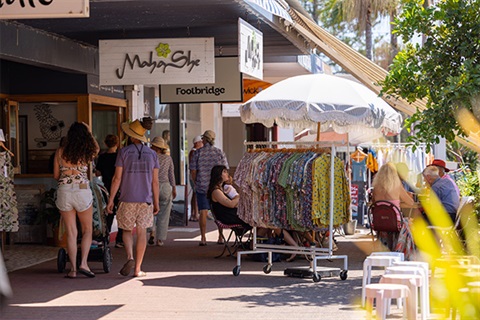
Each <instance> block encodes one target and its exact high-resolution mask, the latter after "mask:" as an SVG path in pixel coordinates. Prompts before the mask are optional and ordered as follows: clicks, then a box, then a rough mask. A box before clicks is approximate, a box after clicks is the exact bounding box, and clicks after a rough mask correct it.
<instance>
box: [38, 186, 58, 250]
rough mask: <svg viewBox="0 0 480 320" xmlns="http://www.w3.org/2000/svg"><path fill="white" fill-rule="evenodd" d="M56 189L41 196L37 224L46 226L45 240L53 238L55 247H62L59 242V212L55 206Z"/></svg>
mask: <svg viewBox="0 0 480 320" xmlns="http://www.w3.org/2000/svg"><path fill="white" fill-rule="evenodd" d="M56 191H57V190H56V189H55V188H51V189H50V190H48V191H45V192H44V193H43V194H42V198H41V200H40V211H39V213H38V216H37V223H39V224H41V223H44V224H46V225H47V238H53V244H54V245H55V246H62V245H61V242H60V240H59V235H58V233H59V226H60V210H58V208H57V206H56V205H55V198H56Z"/></svg>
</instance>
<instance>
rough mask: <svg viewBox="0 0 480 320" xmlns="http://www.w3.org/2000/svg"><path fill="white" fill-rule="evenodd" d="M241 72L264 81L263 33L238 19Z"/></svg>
mask: <svg viewBox="0 0 480 320" xmlns="http://www.w3.org/2000/svg"><path fill="white" fill-rule="evenodd" d="M238 50H239V52H238V56H239V68H240V72H242V73H244V74H247V75H249V76H252V77H254V78H257V79H260V80H263V33H262V32H260V31H258V30H257V29H255V28H254V27H252V26H251V25H250V24H248V23H247V22H245V21H244V20H242V19H240V18H239V19H238Z"/></svg>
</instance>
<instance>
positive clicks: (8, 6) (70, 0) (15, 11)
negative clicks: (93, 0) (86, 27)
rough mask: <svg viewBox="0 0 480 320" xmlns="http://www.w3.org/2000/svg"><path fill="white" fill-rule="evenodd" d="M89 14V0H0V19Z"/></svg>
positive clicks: (72, 16) (77, 16)
mask: <svg viewBox="0 0 480 320" xmlns="http://www.w3.org/2000/svg"><path fill="white" fill-rule="evenodd" d="M89 16H90V7H89V0H0V20H1V19H45V18H88V17H89Z"/></svg>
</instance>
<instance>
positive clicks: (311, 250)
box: [233, 141, 348, 282]
mask: <svg viewBox="0 0 480 320" xmlns="http://www.w3.org/2000/svg"><path fill="white" fill-rule="evenodd" d="M347 144H348V142H344V141H330V142H325V141H315V142H312V141H308V142H301V141H255V142H244V145H245V146H253V148H256V146H257V145H262V146H274V145H275V146H278V145H308V146H314V147H322V148H330V150H331V152H330V155H331V159H330V217H329V218H330V221H329V226H328V231H329V235H328V248H317V247H315V246H311V247H292V246H286V245H271V244H261V243H257V228H256V227H254V228H253V240H252V241H253V250H252V251H238V252H237V265H236V266H235V267H234V268H233V275H235V276H238V275H239V274H240V269H241V263H242V255H244V254H255V253H267V254H268V262H267V265H265V266H264V268H263V272H264V273H266V274H268V273H270V272H271V270H272V265H273V262H272V253H273V252H277V253H287V254H302V255H308V256H310V258H311V263H310V270H311V273H312V279H313V281H314V282H318V281H320V280H321V276H320V275H319V271H321V270H319V269H318V267H317V261H318V260H333V259H343V269H342V270H340V269H338V268H329V270H328V271H329V272H335V270H338V271H339V275H340V279H342V280H346V279H347V273H348V256H346V255H334V254H333V245H332V244H333V231H334V229H333V204H334V183H333V181H334V179H335V175H334V158H335V155H336V147H337V146H344V145H347Z"/></svg>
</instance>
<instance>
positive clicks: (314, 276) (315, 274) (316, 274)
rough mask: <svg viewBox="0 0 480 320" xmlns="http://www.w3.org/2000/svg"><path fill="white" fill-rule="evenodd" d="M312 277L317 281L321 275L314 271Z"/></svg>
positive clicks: (320, 278)
mask: <svg viewBox="0 0 480 320" xmlns="http://www.w3.org/2000/svg"><path fill="white" fill-rule="evenodd" d="M312 279H313V282H319V281H320V280H322V277H321V276H320V275H319V274H318V273H316V272H315V273H314V274H313V276H312Z"/></svg>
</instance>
